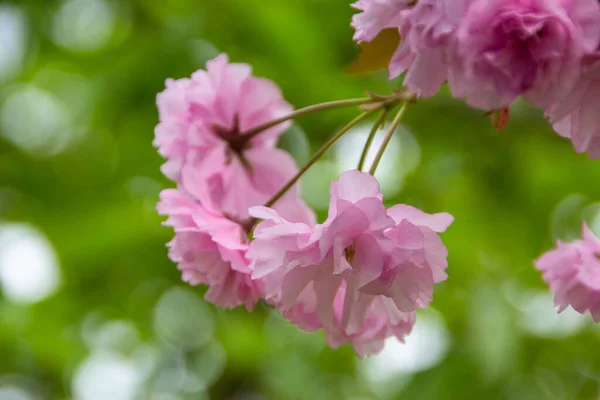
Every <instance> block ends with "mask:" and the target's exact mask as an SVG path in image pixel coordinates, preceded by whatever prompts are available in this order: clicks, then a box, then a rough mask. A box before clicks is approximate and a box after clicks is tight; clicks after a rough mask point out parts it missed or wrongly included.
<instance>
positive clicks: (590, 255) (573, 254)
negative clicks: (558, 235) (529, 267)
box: [535, 224, 600, 322]
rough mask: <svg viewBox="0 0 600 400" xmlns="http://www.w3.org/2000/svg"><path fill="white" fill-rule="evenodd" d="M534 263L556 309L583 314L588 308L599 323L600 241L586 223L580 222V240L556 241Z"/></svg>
mask: <svg viewBox="0 0 600 400" xmlns="http://www.w3.org/2000/svg"><path fill="white" fill-rule="evenodd" d="M535 266H536V268H537V269H539V270H540V271H542V274H543V278H544V281H545V282H546V283H547V284H548V285H549V286H550V290H551V291H552V292H553V293H554V302H555V304H556V306H558V307H559V312H561V311H563V310H564V309H565V308H567V307H568V306H571V307H573V309H575V310H576V311H577V312H579V313H582V314H583V313H584V312H586V311H589V312H590V314H591V315H592V318H593V319H594V321H596V322H600V240H598V238H597V237H596V236H595V235H594V234H593V233H592V232H591V231H590V230H589V229H588V227H587V225H585V224H584V225H583V238H582V239H581V240H575V241H574V242H571V243H563V242H560V241H559V242H558V243H557V247H556V249H554V250H550V251H548V252H546V253H545V254H544V255H542V256H541V257H540V258H539V259H538V260H537V261H536V262H535Z"/></svg>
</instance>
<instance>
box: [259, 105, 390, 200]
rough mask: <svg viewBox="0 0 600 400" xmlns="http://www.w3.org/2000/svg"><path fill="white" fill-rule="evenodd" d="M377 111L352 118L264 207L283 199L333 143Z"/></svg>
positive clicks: (374, 109) (372, 110)
mask: <svg viewBox="0 0 600 400" xmlns="http://www.w3.org/2000/svg"><path fill="white" fill-rule="evenodd" d="M378 110H379V108H373V109H371V110H368V111H364V112H363V113H361V114H360V115H359V116H358V117H356V118H354V119H353V120H352V121H350V122H349V123H348V125H346V126H344V127H343V128H342V129H341V130H340V131H339V132H338V133H336V134H335V135H334V136H333V137H331V138H330V139H329V140H328V141H327V142H326V143H325V144H324V145H323V146H321V148H320V149H319V150H317V152H316V153H315V154H314V155H313V156H312V158H311V159H310V160H308V162H307V163H306V165H304V166H303V167H302V168H301V169H300V171H298V173H297V174H296V175H295V176H294V177H293V178H292V179H290V181H289V182H288V183H286V184H285V186H284V187H282V188H281V189H280V190H279V191H278V192H277V193H275V195H274V196H273V197H272V198H271V200H269V201H268V202H267V203H266V204H265V207H271V206H273V204H275V203H276V202H277V200H279V199H280V198H281V197H283V195H284V194H286V193H287V191H288V190H289V189H290V188H291V187H292V186H294V185H295V184H296V182H298V179H300V177H301V176H302V175H304V173H305V172H306V171H308V169H309V168H310V167H311V166H312V165H313V164H314V163H316V162H317V160H318V159H319V158H321V156H322V155H323V154H324V153H325V152H326V151H327V150H329V148H330V147H331V146H333V144H334V143H335V142H337V141H338V140H339V139H340V138H341V137H342V136H344V135H345V134H346V133H347V132H348V131H349V130H350V129H352V128H354V127H355V126H356V125H358V124H359V123H360V122H361V121H363V120H364V119H365V118H368V117H369V116H371V115H372V114H374V113H375V112H377V111H378Z"/></svg>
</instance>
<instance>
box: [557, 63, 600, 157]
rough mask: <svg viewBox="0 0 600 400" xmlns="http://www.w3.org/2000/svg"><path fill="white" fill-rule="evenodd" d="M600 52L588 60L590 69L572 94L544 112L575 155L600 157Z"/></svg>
mask: <svg viewBox="0 0 600 400" xmlns="http://www.w3.org/2000/svg"><path fill="white" fill-rule="evenodd" d="M598 99H600V52H598V54H596V55H595V56H594V57H590V66H589V67H588V68H587V70H586V71H585V72H584V74H583V76H582V77H581V78H580V79H579V81H578V82H577V84H576V85H575V87H574V88H573V90H572V91H571V93H570V94H569V95H568V96H566V97H564V98H561V99H560V101H558V102H557V103H555V104H553V105H552V106H551V107H549V108H548V109H547V110H546V115H547V116H548V117H549V118H550V121H551V122H552V123H553V126H554V130H555V131H556V132H558V134H559V135H561V136H563V137H566V138H569V139H571V141H572V142H573V147H575V150H576V151H577V152H578V153H588V154H589V157H590V158H592V159H595V158H600V113H599V112H598Z"/></svg>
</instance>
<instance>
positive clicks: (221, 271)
mask: <svg viewBox="0 0 600 400" xmlns="http://www.w3.org/2000/svg"><path fill="white" fill-rule="evenodd" d="M160 197H161V200H160V202H159V204H158V206H157V209H158V211H159V213H161V214H163V215H168V216H169V218H168V219H167V221H166V223H165V224H166V225H168V226H172V227H173V228H174V230H175V238H174V239H173V240H172V241H171V242H169V244H168V246H169V257H170V258H171V259H172V260H173V261H175V262H177V263H178V264H179V265H178V268H179V269H180V270H181V272H182V274H183V280H184V281H186V282H189V283H190V284H191V285H198V284H206V285H209V289H208V291H207V292H206V296H205V298H206V300H208V301H210V302H212V303H214V304H217V305H219V306H221V307H226V308H232V307H236V306H239V305H245V306H246V308H247V309H248V310H251V309H252V308H253V307H254V304H256V302H257V301H258V300H259V299H260V298H262V296H263V291H264V284H263V282H262V281H261V280H253V279H252V278H251V276H250V269H249V266H248V262H247V260H246V257H245V255H246V251H247V249H248V242H249V241H248V237H247V234H246V232H245V230H244V228H243V227H242V226H241V225H240V224H239V223H236V222H234V221H231V220H229V219H227V218H226V217H224V216H223V215H221V214H218V213H216V212H214V211H213V210H210V209H207V208H205V207H203V206H202V205H200V203H199V202H197V201H195V200H194V199H192V198H191V196H190V195H189V194H187V193H185V192H184V191H183V190H176V189H167V190H164V191H163V192H162V193H161V196H160Z"/></svg>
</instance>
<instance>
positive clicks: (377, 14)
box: [352, 0, 413, 42]
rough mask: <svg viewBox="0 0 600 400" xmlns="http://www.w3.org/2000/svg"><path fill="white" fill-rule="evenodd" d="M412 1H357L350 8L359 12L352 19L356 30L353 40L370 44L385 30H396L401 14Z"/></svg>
mask: <svg viewBox="0 0 600 400" xmlns="http://www.w3.org/2000/svg"><path fill="white" fill-rule="evenodd" d="M412 2H413V0H358V1H357V2H356V3H353V4H352V7H354V8H356V9H357V10H360V11H361V12H360V13H358V14H355V15H354V16H353V17H352V27H354V29H355V30H356V32H355V33H354V40H356V41H357V42H370V41H371V40H373V39H375V38H376V37H377V35H379V33H380V32H381V31H382V30H384V29H386V28H398V27H399V25H400V22H401V21H402V19H401V12H402V11H403V10H406V9H409V8H410V7H411V3H412Z"/></svg>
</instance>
